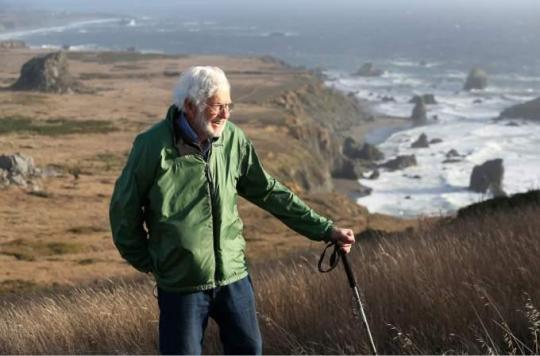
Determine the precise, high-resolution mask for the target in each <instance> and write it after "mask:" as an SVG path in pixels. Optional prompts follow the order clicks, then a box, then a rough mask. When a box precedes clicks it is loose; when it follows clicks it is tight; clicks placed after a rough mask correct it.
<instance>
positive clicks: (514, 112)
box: [499, 98, 540, 122]
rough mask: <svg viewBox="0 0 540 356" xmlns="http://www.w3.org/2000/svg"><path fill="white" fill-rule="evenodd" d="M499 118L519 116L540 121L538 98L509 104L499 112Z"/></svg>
mask: <svg viewBox="0 0 540 356" xmlns="http://www.w3.org/2000/svg"><path fill="white" fill-rule="evenodd" d="M499 117H500V118H519V119H527V120H533V121H538V122H540V98H536V99H534V100H531V101H527V102H526V103H523V104H518V105H514V106H511V107H509V108H507V109H505V110H503V112H501V114H500V116H499Z"/></svg>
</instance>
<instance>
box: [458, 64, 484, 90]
mask: <svg viewBox="0 0 540 356" xmlns="http://www.w3.org/2000/svg"><path fill="white" fill-rule="evenodd" d="M486 87H487V73H486V72H485V71H484V70H483V69H481V68H473V69H472V70H471V71H470V72H469V75H468V76H467V80H466V81H465V85H464V86H463V89H465V90H472V89H485V88H486Z"/></svg>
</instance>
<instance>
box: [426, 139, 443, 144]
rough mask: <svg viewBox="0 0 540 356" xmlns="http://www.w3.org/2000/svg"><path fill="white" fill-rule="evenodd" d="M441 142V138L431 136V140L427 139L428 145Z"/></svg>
mask: <svg viewBox="0 0 540 356" xmlns="http://www.w3.org/2000/svg"><path fill="white" fill-rule="evenodd" d="M441 142H443V140H442V139H440V138H432V139H431V140H429V144H430V145H435V144H437V143H441Z"/></svg>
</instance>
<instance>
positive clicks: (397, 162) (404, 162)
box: [379, 155, 417, 171]
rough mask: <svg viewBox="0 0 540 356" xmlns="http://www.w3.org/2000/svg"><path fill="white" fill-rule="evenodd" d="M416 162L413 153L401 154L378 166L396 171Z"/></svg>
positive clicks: (414, 164)
mask: <svg viewBox="0 0 540 356" xmlns="http://www.w3.org/2000/svg"><path fill="white" fill-rule="evenodd" d="M416 164H417V162H416V156H415V155H401V156H397V157H396V158H393V159H391V160H389V161H386V162H384V163H382V164H380V165H379V167H381V168H386V169H388V170H390V171H396V170H398V169H404V168H407V167H410V166H416Z"/></svg>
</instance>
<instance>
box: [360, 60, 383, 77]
mask: <svg viewBox="0 0 540 356" xmlns="http://www.w3.org/2000/svg"><path fill="white" fill-rule="evenodd" d="M383 74H384V71H383V70H382V69H379V68H375V67H374V66H373V63H364V64H363V65H362V67H360V68H359V69H358V70H357V71H356V72H354V73H353V75H356V76H359V77H380V76H381V75H383Z"/></svg>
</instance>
